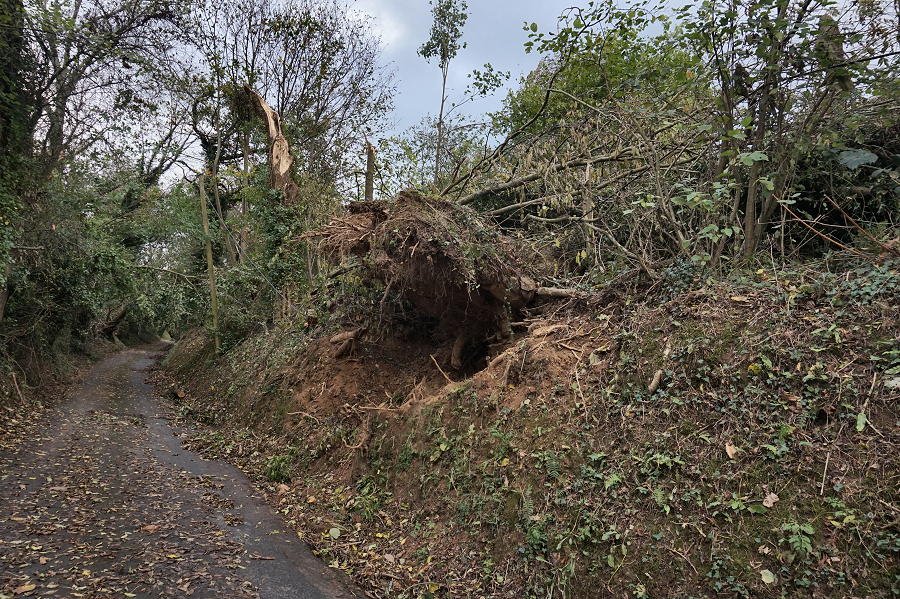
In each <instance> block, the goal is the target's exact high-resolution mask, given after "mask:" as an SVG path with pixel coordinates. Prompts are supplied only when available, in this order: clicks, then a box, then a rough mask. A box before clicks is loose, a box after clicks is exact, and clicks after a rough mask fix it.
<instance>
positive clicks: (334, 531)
mask: <svg viewBox="0 0 900 599" xmlns="http://www.w3.org/2000/svg"><path fill="white" fill-rule="evenodd" d="M328 535H329V536H330V537H331V538H332V539H336V538H338V537H339V536H341V529H339V528H332V529H331V530H329V531H328Z"/></svg>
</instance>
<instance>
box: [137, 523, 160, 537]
mask: <svg viewBox="0 0 900 599" xmlns="http://www.w3.org/2000/svg"><path fill="white" fill-rule="evenodd" d="M159 528H160V527H159V526H157V525H156V524H148V525H147V526H145V527H144V528H142V529H141V532H146V533H147V534H151V535H152V534H153V533H155V532H156V531H158V530H159Z"/></svg>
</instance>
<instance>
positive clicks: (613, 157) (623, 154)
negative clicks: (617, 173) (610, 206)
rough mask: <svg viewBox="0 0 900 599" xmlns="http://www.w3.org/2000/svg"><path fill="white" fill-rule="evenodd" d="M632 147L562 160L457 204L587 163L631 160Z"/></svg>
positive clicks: (471, 196)
mask: <svg viewBox="0 0 900 599" xmlns="http://www.w3.org/2000/svg"><path fill="white" fill-rule="evenodd" d="M633 150H634V148H625V149H624V150H621V151H619V152H614V153H612V154H603V155H600V156H594V157H592V158H575V159H574V160H569V161H568V162H564V163H562V164H557V165H556V166H554V167H553V168H550V169H547V170H545V171H540V172H536V173H531V174H530V175H525V176H524V177H519V178H517V179H512V180H511V181H507V182H506V183H499V184H497V185H492V186H490V187H487V188H485V189H482V190H480V191H476V192H475V193H470V194H469V195H467V196H466V197H464V198H462V199H461V200H459V202H458V203H459V204H462V205H466V204H471V203H472V202H474V201H475V200H477V199H478V198H479V197H481V196H483V195H487V194H495V193H500V192H502V191H509V190H510V189H516V188H517V187H521V186H523V185H525V184H526V183H531V182H532V181H537V180H538V179H543V178H545V177H546V176H547V175H549V174H550V173H558V172H560V171H564V170H568V169H570V168H578V167H581V166H587V165H589V164H597V163H599V162H617V161H619V160H633V159H634V154H633V153H632V152H633Z"/></svg>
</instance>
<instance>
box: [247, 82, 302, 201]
mask: <svg viewBox="0 0 900 599" xmlns="http://www.w3.org/2000/svg"><path fill="white" fill-rule="evenodd" d="M244 90H245V91H246V92H247V93H248V94H250V97H251V98H252V100H253V107H254V108H255V109H256V114H257V115H259V118H261V119H262V121H263V125H264V126H265V129H266V139H267V140H268V142H269V186H270V187H271V188H272V189H275V190H278V191H280V192H281V194H282V196H283V197H284V202H285V203H286V204H292V203H294V202H295V201H296V200H297V196H298V195H299V193H300V189H299V187H298V186H297V184H296V183H295V182H294V180H293V179H292V178H291V167H292V166H293V164H294V157H293V156H292V155H291V146H290V144H289V143H288V140H287V137H285V135H284V132H283V131H282V129H281V118H280V117H279V116H278V113H277V112H275V111H274V110H272V108H271V107H269V105H268V104H266V101H265V100H263V98H262V96H260V95H259V94H258V93H257V92H256V90H254V89H253V88H252V87H250V86H249V85H248V86H245V87H244Z"/></svg>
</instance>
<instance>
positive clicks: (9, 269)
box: [0, 258, 12, 325]
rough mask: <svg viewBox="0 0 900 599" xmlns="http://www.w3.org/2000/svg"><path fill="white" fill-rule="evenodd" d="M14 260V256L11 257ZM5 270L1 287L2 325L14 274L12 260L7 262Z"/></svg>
mask: <svg viewBox="0 0 900 599" xmlns="http://www.w3.org/2000/svg"><path fill="white" fill-rule="evenodd" d="M10 260H12V258H10ZM3 270H4V273H3V274H4V279H5V280H4V282H3V288H2V289H0V325H2V324H3V314H4V312H6V300H8V299H9V277H10V276H11V275H12V262H9V263H7V265H6V268H4V269H3Z"/></svg>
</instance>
